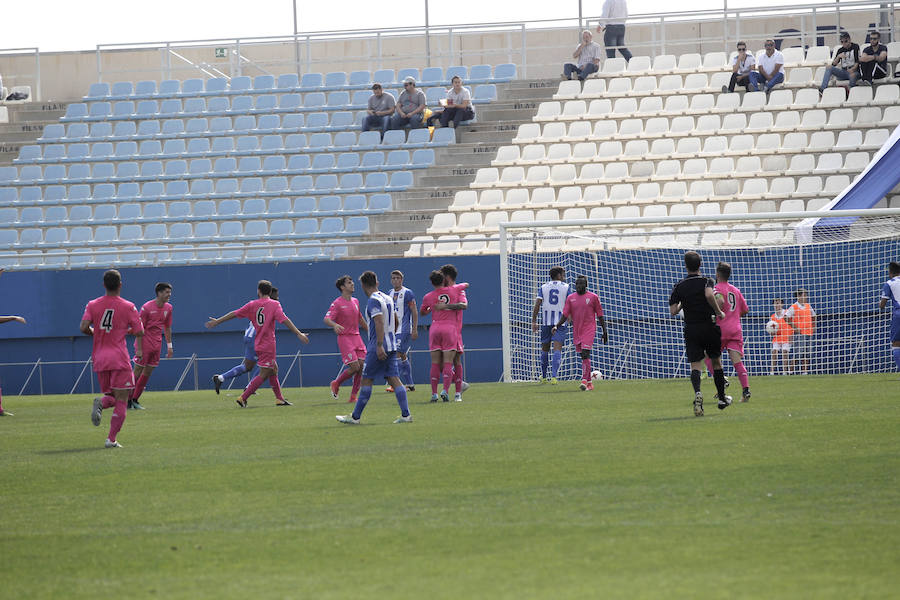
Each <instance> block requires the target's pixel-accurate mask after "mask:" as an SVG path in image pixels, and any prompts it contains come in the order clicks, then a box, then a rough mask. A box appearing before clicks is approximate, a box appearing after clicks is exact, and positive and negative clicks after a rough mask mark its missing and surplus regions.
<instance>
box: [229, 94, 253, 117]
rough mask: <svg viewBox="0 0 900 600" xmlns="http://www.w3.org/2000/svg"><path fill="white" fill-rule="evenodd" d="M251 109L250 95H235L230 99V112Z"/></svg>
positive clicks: (243, 112) (251, 100)
mask: <svg viewBox="0 0 900 600" xmlns="http://www.w3.org/2000/svg"><path fill="white" fill-rule="evenodd" d="M251 110H253V98H251V97H250V96H235V97H233V98H232V99H231V110H230V111H229V112H230V113H231V114H245V113H249V112H250V111H251Z"/></svg>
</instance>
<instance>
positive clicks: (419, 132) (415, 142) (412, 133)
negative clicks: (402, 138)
mask: <svg viewBox="0 0 900 600" xmlns="http://www.w3.org/2000/svg"><path fill="white" fill-rule="evenodd" d="M430 142H431V132H430V131H428V129H427V128H425V127H422V128H421V129H410V130H409V137H407V139H406V142H405V143H404V144H403V146H404V147H405V148H424V147H425V146H427V145H428V144H429V143H430Z"/></svg>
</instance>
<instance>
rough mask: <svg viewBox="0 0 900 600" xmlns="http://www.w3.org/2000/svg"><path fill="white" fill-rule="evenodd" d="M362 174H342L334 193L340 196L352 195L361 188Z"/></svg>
mask: <svg viewBox="0 0 900 600" xmlns="http://www.w3.org/2000/svg"><path fill="white" fill-rule="evenodd" d="M362 183H363V176H362V173H344V174H343V175H341V183H340V185H339V186H338V188H337V189H336V190H335V191H338V192H340V193H342V194H352V193H354V192H357V191H359V190H360V189H361V188H362Z"/></svg>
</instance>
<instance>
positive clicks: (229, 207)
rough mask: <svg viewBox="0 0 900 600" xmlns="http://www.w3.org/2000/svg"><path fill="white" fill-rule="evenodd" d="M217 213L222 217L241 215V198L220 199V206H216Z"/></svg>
mask: <svg viewBox="0 0 900 600" xmlns="http://www.w3.org/2000/svg"><path fill="white" fill-rule="evenodd" d="M216 214H217V215H219V216H220V217H233V216H236V215H239V214H241V203H240V201H239V200H235V199H233V198H227V199H225V200H219V203H218V206H217V208H216ZM239 231H240V230H239ZM220 233H221V231H220Z"/></svg>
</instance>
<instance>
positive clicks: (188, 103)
mask: <svg viewBox="0 0 900 600" xmlns="http://www.w3.org/2000/svg"><path fill="white" fill-rule="evenodd" d="M204 113H206V98H199V97H192V98H185V99H184V112H183V113H182V116H183V117H199V116H201V115H203V114H204ZM182 125H183V124H182ZM181 130H182V131H184V127H183V126H182V129H181Z"/></svg>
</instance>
